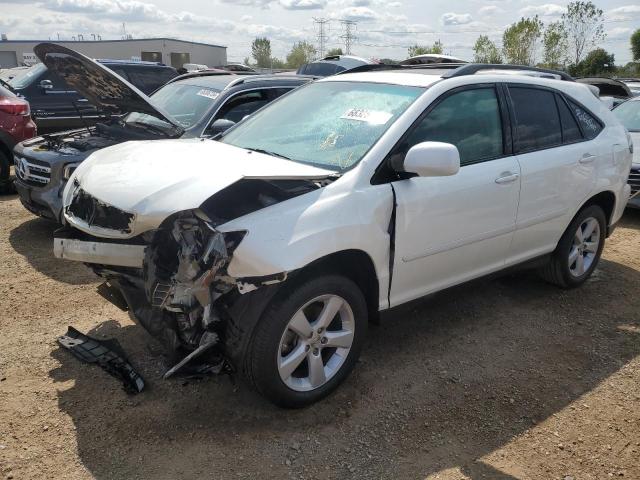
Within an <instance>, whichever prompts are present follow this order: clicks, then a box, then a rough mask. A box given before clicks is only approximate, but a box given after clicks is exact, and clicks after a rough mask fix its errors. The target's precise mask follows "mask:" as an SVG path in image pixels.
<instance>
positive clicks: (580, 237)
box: [568, 217, 600, 277]
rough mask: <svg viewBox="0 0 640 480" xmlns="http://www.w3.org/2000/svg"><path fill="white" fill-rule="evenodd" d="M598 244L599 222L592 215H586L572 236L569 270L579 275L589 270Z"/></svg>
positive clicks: (596, 252)
mask: <svg viewBox="0 0 640 480" xmlns="http://www.w3.org/2000/svg"><path fill="white" fill-rule="evenodd" d="M599 246H600V223H598V220H596V219H595V218H593V217H587V218H585V219H584V221H583V222H582V223H581V224H580V226H579V227H578V229H577V230H576V233H575V235H574V236H573V243H572V244H571V248H570V249H569V259H568V262H569V272H571V275H572V276H574V277H581V276H582V275H584V274H585V273H586V272H588V271H589V269H590V268H591V265H592V264H593V261H594V259H595V258H596V256H597V254H598V247H599Z"/></svg>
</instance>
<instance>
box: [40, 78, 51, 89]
mask: <svg viewBox="0 0 640 480" xmlns="http://www.w3.org/2000/svg"><path fill="white" fill-rule="evenodd" d="M38 86H39V87H40V88H41V89H43V90H52V89H53V83H51V80H40V83H39V84H38Z"/></svg>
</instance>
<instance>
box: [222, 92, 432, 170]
mask: <svg viewBox="0 0 640 480" xmlns="http://www.w3.org/2000/svg"><path fill="white" fill-rule="evenodd" d="M423 91H424V89H423V88H419V87H408V86H400V85H387V84H383V83H380V84H378V83H350V82H320V83H316V84H312V85H309V86H308V87H305V88H301V89H300V90H298V91H297V92H294V93H292V94H291V95H289V96H287V97H285V98H283V99H282V100H281V101H279V102H277V103H275V104H273V105H272V106H271V108H268V109H266V110H264V111H262V112H260V113H259V114H257V115H255V116H254V117H253V118H251V119H248V120H247V121H246V122H245V123H243V124H242V125H239V126H238V127H237V128H236V129H234V130H232V131H230V132H229V133H228V134H227V135H226V136H225V137H224V138H223V140H222V141H223V142H225V143H229V144H231V145H235V146H238V147H243V148H248V149H253V150H260V151H264V152H268V153H270V154H274V155H277V156H282V157H286V158H289V159H291V160H295V161H298V162H302V163H309V164H312V165H315V166H318V167H322V168H328V169H331V170H337V171H344V170H347V169H349V168H351V167H353V166H354V165H355V164H356V163H358V162H359V161H360V160H361V159H362V157H363V156H364V154H365V153H367V151H368V150H369V149H370V148H371V147H372V146H373V145H374V144H375V143H376V142H377V141H378V139H379V138H380V137H381V136H382V134H383V133H384V132H385V131H386V130H387V128H389V126H390V125H392V124H393V122H394V121H395V119H396V118H398V117H399V116H400V115H401V114H402V113H403V112H404V111H405V110H406V109H407V108H408V107H409V105H411V103H413V101H414V100H415V99H416V98H417V97H418V96H419V95H420V94H421V93H422V92H423Z"/></svg>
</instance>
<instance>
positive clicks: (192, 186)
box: [63, 139, 336, 238]
mask: <svg viewBox="0 0 640 480" xmlns="http://www.w3.org/2000/svg"><path fill="white" fill-rule="evenodd" d="M335 174H336V172H334V171H332V170H325V169H322V168H317V167H313V166H311V165H306V164H302V163H298V162H294V161H291V160H286V159H283V158H278V157H274V156H271V155H266V154H262V153H258V152H252V151H250V150H245V149H243V148H239V147H234V146H232V145H228V144H225V143H220V142H216V141H214V140H203V139H183V140H151V141H135V142H125V143H121V144H118V145H114V146H112V147H107V148H104V149H102V150H98V151H97V152H95V153H93V154H92V155H90V156H89V157H88V158H87V159H86V160H85V161H84V162H82V164H80V166H79V167H78V168H77V169H76V171H75V172H74V174H73V176H72V177H71V179H70V181H69V182H68V183H67V186H66V188H65V191H64V195H63V203H64V206H65V207H67V206H68V205H69V204H70V203H71V201H72V199H73V197H74V196H75V195H77V194H78V192H79V190H82V191H83V192H85V193H86V194H88V195H90V196H91V197H93V198H95V199H97V200H99V201H100V202H102V203H103V204H106V205H110V206H113V207H115V208H117V209H120V210H122V211H125V212H128V213H130V214H132V215H133V216H135V225H134V226H133V227H134V228H133V229H132V231H131V232H129V233H128V234H117V233H116V234H115V235H113V233H114V232H101V236H104V237H112V238H127V237H132V236H135V235H138V234H140V233H142V232H145V231H147V230H151V229H155V228H158V226H159V225H160V224H161V223H162V221H163V220H165V219H166V218H167V217H169V216H170V215H172V214H174V213H176V212H180V211H183V210H190V209H194V208H198V207H199V206H200V205H202V203H203V202H204V201H205V200H207V199H208V198H209V197H211V196H212V195H214V194H216V193H218V192H220V191H222V190H224V189H226V188H227V187H229V186H230V185H232V184H234V183H235V182H238V181H239V180H242V179H264V180H321V179H325V178H328V177H331V176H334V175H335ZM66 218H67V221H68V222H69V223H70V224H71V225H73V226H74V227H76V228H78V229H80V230H83V231H85V232H88V233H92V234H96V233H98V232H96V230H95V228H94V229H89V228H88V226H87V225H83V224H82V222H78V221H75V220H74V219H73V218H69V217H66Z"/></svg>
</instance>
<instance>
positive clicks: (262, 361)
mask: <svg viewBox="0 0 640 480" xmlns="http://www.w3.org/2000/svg"><path fill="white" fill-rule="evenodd" d="M367 322H368V320H367V305H366V302H365V299H364V296H363V294H362V292H361V291H360V289H359V288H358V286H357V285H356V284H355V283H354V282H352V281H351V280H349V279H348V278H345V277H343V276H339V275H325V276H321V277H316V278H310V279H307V280H305V281H304V282H303V283H301V284H299V285H294V286H293V287H292V288H291V289H289V290H287V291H286V294H285V295H282V296H281V297H279V298H278V297H277V298H276V299H274V301H273V302H272V303H271V304H270V305H269V306H268V307H267V308H266V310H265V311H264V313H263V315H262V317H261V319H260V321H259V323H258V325H257V326H256V330H255V333H254V336H253V340H252V342H251V346H250V348H249V349H248V358H247V359H246V365H247V374H248V377H249V380H250V381H251V383H253V385H254V386H255V388H256V389H257V390H258V391H259V392H260V393H262V394H263V395H264V396H265V397H267V398H268V399H269V400H270V401H271V402H273V403H275V404H276V405H278V406H280V407H285V408H299V407H303V406H305V405H308V404H311V403H314V402H317V401H318V400H320V399H322V398H324V397H326V396H327V395H329V394H330V393H331V392H332V391H333V390H335V388H336V387H337V386H338V385H339V384H340V383H341V382H342V381H343V380H344V379H345V378H346V377H347V375H348V374H349V373H350V372H351V370H352V368H353V367H354V365H355V363H356V361H357V360H358V357H359V355H360V351H361V349H362V343H363V341H364V339H365V336H366V330H367Z"/></svg>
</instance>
